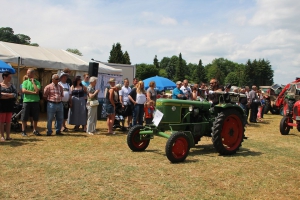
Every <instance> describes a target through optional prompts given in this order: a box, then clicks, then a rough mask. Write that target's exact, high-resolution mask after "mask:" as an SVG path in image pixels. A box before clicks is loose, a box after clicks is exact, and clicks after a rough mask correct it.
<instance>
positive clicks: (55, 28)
mask: <svg viewBox="0 0 300 200" xmlns="http://www.w3.org/2000/svg"><path fill="white" fill-rule="evenodd" d="M1 7H2V12H1V13H0V25H1V27H6V26H8V27H11V28H13V29H14V31H15V33H23V34H26V35H28V36H30V37H31V39H32V42H36V43H38V44H39V45H40V46H43V47H47V48H56V49H67V48H77V49H79V50H80V51H81V52H82V53H83V55H84V57H86V58H87V59H91V58H94V59H96V60H101V61H104V62H106V61H107V60H108V57H109V52H110V50H111V47H112V45H113V43H117V42H120V43H121V45H122V49H123V51H125V50H127V51H128V52H129V55H130V58H131V62H132V64H136V63H152V62H153V58H154V56H155V55H157V56H158V59H159V60H160V59H162V58H163V57H165V56H167V57H171V56H173V55H178V54H179V53H180V52H181V53H182V56H183V58H184V59H185V60H186V61H187V62H188V63H189V62H191V63H198V61H199V59H202V61H203V63H204V64H208V63H211V61H212V60H213V59H214V58H219V57H223V58H227V59H229V60H232V61H234V62H238V63H246V61H247V60H248V59H251V60H253V59H260V58H261V59H262V58H264V59H268V60H269V61H270V62H271V64H272V66H273V70H274V81H275V82H276V83H282V84H286V83H288V82H290V81H292V80H294V78H295V77H296V76H300V67H299V62H300V48H299V47H300V34H299V33H300V24H299V22H298V21H299V19H300V12H299V10H300V1H295V0H284V1H282V0H257V1H255V0H210V1H209V0H186V1H179V0H173V1H171V0H150V1H140V0H130V1H129V0H124V1H121V0H115V1H109V0H107V1H101V0H67V1H58V0H52V1H51V0H48V1H47V0H2V1H1ZM3 8H5V9H3Z"/></svg>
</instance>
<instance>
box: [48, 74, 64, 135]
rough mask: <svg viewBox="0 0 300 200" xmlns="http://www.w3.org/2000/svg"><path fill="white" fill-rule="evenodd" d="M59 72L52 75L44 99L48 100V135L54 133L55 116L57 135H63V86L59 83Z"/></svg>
mask: <svg viewBox="0 0 300 200" xmlns="http://www.w3.org/2000/svg"><path fill="white" fill-rule="evenodd" d="M58 81H59V76H58V74H53V75H52V83H50V84H49V85H47V86H46V87H45V88H44V95H43V96H44V99H45V100H47V136H50V135H52V121H53V118H54V116H55V124H56V125H55V128H56V135H62V133H61V126H62V122H63V104H62V98H63V97H64V91H63V87H62V86H61V85H59V84H58Z"/></svg>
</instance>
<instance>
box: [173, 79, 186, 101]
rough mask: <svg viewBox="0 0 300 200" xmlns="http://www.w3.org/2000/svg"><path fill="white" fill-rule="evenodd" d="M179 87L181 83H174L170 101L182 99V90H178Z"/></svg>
mask: <svg viewBox="0 0 300 200" xmlns="http://www.w3.org/2000/svg"><path fill="white" fill-rule="evenodd" d="M181 85H182V82H181V81H177V82H176V88H175V89H174V90H173V92H172V99H183V97H184V94H183V92H182V90H180V87H181Z"/></svg>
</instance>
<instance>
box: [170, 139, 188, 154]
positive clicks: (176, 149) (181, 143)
mask: <svg viewBox="0 0 300 200" xmlns="http://www.w3.org/2000/svg"><path fill="white" fill-rule="evenodd" d="M187 151H188V142H187V140H186V139H185V138H184V137H179V138H177V139H176V141H175V142H174V143H173V147H172V154H173V156H174V158H176V159H180V158H182V157H184V156H185V154H187Z"/></svg>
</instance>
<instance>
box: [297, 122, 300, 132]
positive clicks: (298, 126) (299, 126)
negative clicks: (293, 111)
mask: <svg viewBox="0 0 300 200" xmlns="http://www.w3.org/2000/svg"><path fill="white" fill-rule="evenodd" d="M297 130H298V131H299V132H300V123H299V122H298V124H297Z"/></svg>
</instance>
